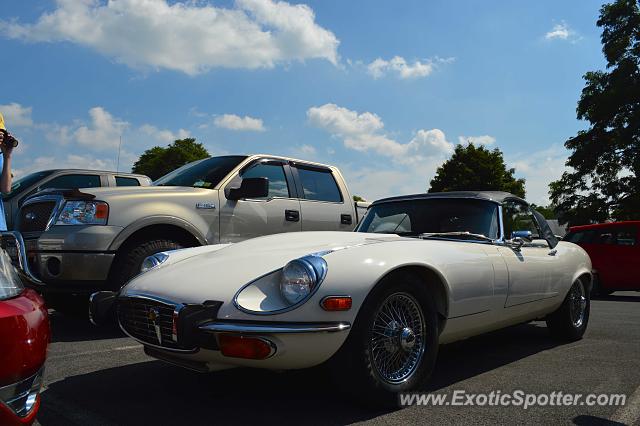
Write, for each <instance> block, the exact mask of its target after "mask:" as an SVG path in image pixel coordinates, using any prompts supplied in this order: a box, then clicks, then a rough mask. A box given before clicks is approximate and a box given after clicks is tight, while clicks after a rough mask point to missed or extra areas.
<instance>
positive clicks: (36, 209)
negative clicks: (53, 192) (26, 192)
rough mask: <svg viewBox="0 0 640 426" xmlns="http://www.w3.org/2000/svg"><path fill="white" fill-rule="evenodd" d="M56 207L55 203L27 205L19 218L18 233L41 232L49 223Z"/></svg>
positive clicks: (44, 202) (46, 202)
mask: <svg viewBox="0 0 640 426" xmlns="http://www.w3.org/2000/svg"><path fill="white" fill-rule="evenodd" d="M55 207H56V202H55V201H43V202H41V203H33V204H26V205H25V206H23V207H22V209H20V216H19V218H18V231H20V232H41V231H44V230H45V228H46V227H47V223H49V219H50V218H51V214H52V213H53V209H55Z"/></svg>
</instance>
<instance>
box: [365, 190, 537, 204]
mask: <svg viewBox="0 0 640 426" xmlns="http://www.w3.org/2000/svg"><path fill="white" fill-rule="evenodd" d="M429 198H474V199H478V200H487V201H493V202H496V203H502V202H504V201H505V200H507V199H511V200H518V201H521V202H523V203H526V201H525V200H523V199H522V198H520V197H518V196H516V195H513V194H511V193H509V192H502V191H451V192H425V193H422V194H412V195H401V196H399V197H389V198H383V199H381V200H376V201H374V202H373V204H379V203H387V202H394V201H406V200H424V199H429Z"/></svg>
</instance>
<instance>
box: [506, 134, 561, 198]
mask: <svg viewBox="0 0 640 426" xmlns="http://www.w3.org/2000/svg"><path fill="white" fill-rule="evenodd" d="M568 156H569V152H568V151H567V150H566V149H564V148H563V147H561V146H558V145H552V146H550V147H548V148H545V149H542V150H539V151H534V152H529V153H521V154H517V155H512V156H506V158H505V160H506V163H507V167H513V168H515V169H516V175H517V177H524V178H525V179H526V181H527V182H526V184H525V189H526V191H527V201H529V202H532V203H535V204H538V205H547V204H549V183H551V182H552V181H554V180H558V179H559V178H560V176H562V173H563V172H564V171H566V170H567V167H566V166H565V162H566V161H567V158H568Z"/></svg>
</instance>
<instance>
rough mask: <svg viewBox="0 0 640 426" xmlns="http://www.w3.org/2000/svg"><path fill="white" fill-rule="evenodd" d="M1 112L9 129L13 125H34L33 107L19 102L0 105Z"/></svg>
mask: <svg viewBox="0 0 640 426" xmlns="http://www.w3.org/2000/svg"><path fill="white" fill-rule="evenodd" d="M0 113H2V115H3V116H4V123H5V126H6V127H7V129H11V128H13V127H30V126H32V125H33V119H32V118H31V107H24V106H22V105H20V104H18V103H15V102H13V103H10V104H6V105H0Z"/></svg>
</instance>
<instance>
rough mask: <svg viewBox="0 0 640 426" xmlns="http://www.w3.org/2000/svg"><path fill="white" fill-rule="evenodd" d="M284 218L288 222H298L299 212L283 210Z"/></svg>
mask: <svg viewBox="0 0 640 426" xmlns="http://www.w3.org/2000/svg"><path fill="white" fill-rule="evenodd" d="M284 219H285V220H287V221H289V222H298V221H300V212H299V211H298V210H285V211H284Z"/></svg>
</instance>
